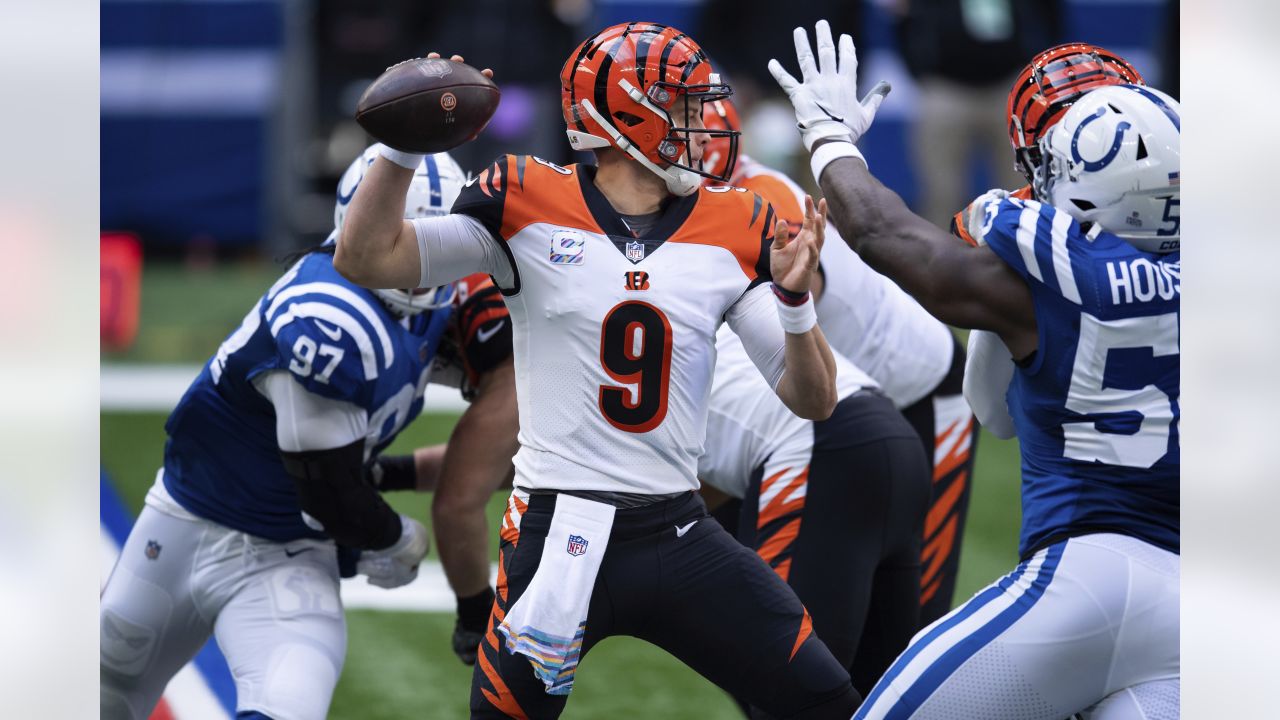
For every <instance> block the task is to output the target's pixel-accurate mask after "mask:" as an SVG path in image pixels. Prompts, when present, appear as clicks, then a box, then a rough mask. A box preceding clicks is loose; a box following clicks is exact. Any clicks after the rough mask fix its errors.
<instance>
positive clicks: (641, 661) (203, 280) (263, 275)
mask: <svg viewBox="0 0 1280 720" xmlns="http://www.w3.org/2000/svg"><path fill="white" fill-rule="evenodd" d="M280 272H281V267H280V266H278V265H270V264H267V263H257V264H246V265H236V266H230V265H223V266H216V267H213V268H211V269H207V270H202V271H194V272H193V271H191V270H190V269H187V268H183V267H178V266H173V265H155V264H149V265H147V267H146V270H145V271H144V274H143V290H142V318H141V329H140V332H139V336H138V340H137V342H136V343H135V345H134V347H133V348H131V349H130V350H129V351H128V352H126V353H122V354H116V355H104V358H103V361H104V362H112V361H117V360H125V361H131V362H183V363H199V362H203V361H204V360H205V359H207V358H208V356H209V354H210V353H212V352H213V350H214V349H215V348H217V346H218V344H219V343H220V342H221V341H222V339H223V338H224V337H226V335H227V333H229V332H230V331H231V330H232V329H233V328H234V327H235V326H236V325H238V324H239V322H240V320H241V318H242V317H243V316H244V313H245V311H246V310H247V309H248V308H249V307H250V305H251V303H252V302H253V300H254V298H256V297H258V296H259V295H261V293H262V292H263V291H264V290H265V289H266V288H267V287H269V286H270V285H271V283H272V282H273V281H274V280H275V278H276V277H277V276H278V275H279V273H280ZM164 418H165V416H164V415H163V414H158V413H137V414H133V413H110V412H107V413H103V414H102V416H101V420H102V423H101V441H102V442H101V447H102V465H103V467H104V468H105V469H106V471H107V472H108V473H109V474H110V475H111V477H112V479H113V480H114V481H115V483H116V486H117V488H118V489H119V491H120V493H121V495H122V497H123V498H124V501H125V503H126V505H128V507H129V508H130V509H131V510H132V511H133V512H135V513H136V512H137V511H138V510H139V509H140V508H141V506H142V500H143V497H144V496H145V495H146V491H147V488H148V487H150V485H151V482H152V481H153V479H154V478H155V471H156V468H157V467H159V465H160V462H161V455H162V451H163V449H164ZM453 422H454V417H453V416H449V415H426V416H423V417H422V418H420V419H418V420H417V421H416V422H414V423H413V424H412V425H410V426H409V427H408V428H407V429H406V430H405V432H404V433H402V434H401V436H400V437H399V438H398V439H397V441H396V443H395V445H393V446H392V448H391V451H392V452H408V451H409V450H410V449H411V448H413V447H416V446H418V445H422V444H430V443H436V442H442V441H444V440H445V439H446V438H447V437H448V434H449V431H450V430H451V429H452V427H453ZM389 499H390V501H391V503H392V505H394V506H395V507H396V508H397V509H398V510H399V511H401V512H405V513H408V514H411V515H413V516H415V517H417V518H419V519H421V520H423V521H424V522H425V521H426V519H427V517H428V515H429V513H428V511H427V508H428V503H429V502H430V499H429V497H428V496H421V495H414V494H412V493H393V494H392V495H391V496H389ZM503 503H504V498H503V497H501V496H495V498H494V500H493V502H492V503H491V504H490V517H491V519H492V521H493V523H494V527H495V528H496V524H497V522H498V520H499V518H500V517H501V514H502V511H503ZM1019 518H1020V512H1019V506H1018V459H1017V445H1016V443H1014V442H1006V441H1001V440H997V439H996V438H993V437H991V436H990V435H987V434H985V433H984V434H983V435H982V437H981V439H980V442H979V446H978V467H977V471H976V478H975V480H974V488H973V499H972V505H971V507H970V515H969V524H968V529H967V530H966V533H965V538H964V544H963V547H962V555H961V564H960V582H959V587H958V589H957V592H956V598H957V599H959V600H964V599H965V598H967V597H969V596H970V595H972V594H973V593H974V592H975V591H977V590H978V589H979V588H981V587H982V586H984V585H986V584H987V583H988V582H990V581H991V580H994V579H995V578H996V577H998V576H1000V575H1002V574H1004V573H1006V572H1008V571H1009V570H1011V569H1012V568H1013V566H1014V565H1015V564H1016V557H1015V555H1016V548H1017V535H1018V522H1019ZM494 535H495V537H496V530H495V533H494ZM495 544H496V543H495ZM494 559H495V560H496V549H495V558H494ZM348 619H349V628H348V650H347V662H346V666H345V668H344V670H343V675H342V678H341V680H340V682H339V684H338V688H337V692H336V693H335V695H334V699H333V706H332V708H331V713H330V716H331V717H333V718H336V719H338V720H347V719H351V720H355V719H356V718H359V719H361V720H378V719H380V718H406V717H413V718H423V719H424V720H433V719H435V718H461V717H466V706H467V700H468V692H469V688H470V677H471V672H470V669H469V668H466V667H464V666H463V665H462V664H461V663H460V662H458V660H457V659H456V658H455V657H454V655H453V653H452V651H450V649H449V634H450V632H451V631H452V627H453V617H452V614H451V613H403V612H394V613H393V612H379V611H372V610H361V611H351V612H349V613H348ZM564 717H565V718H566V719H567V720H574V719H575V718H576V719H579V720H583V719H587V718H623V717H626V718H670V719H672V720H682V719H688V720H695V719H696V720H704V719H705V720H715V719H717V718H740V717H741V715H740V714H739V713H738V712H737V710H736V708H735V706H734V705H733V704H731V703H730V702H729V701H728V699H727V698H726V697H725V695H724V694H723V693H722V692H720V691H719V690H718V689H717V688H715V687H714V686H712V685H711V684H710V683H708V682H706V681H705V680H703V679H702V678H701V677H699V676H698V675H696V674H695V673H694V672H693V671H691V670H689V669H688V668H687V667H685V666H684V665H683V664H681V663H680V662H679V661H677V660H675V659H674V658H672V657H670V656H669V655H666V654H665V653H664V652H662V651H661V650H658V649H657V648H655V647H653V646H650V645H648V644H646V643H643V642H641V641H639V640H635V639H632V638H625V637H619V638H611V639H609V640H606V641H605V642H603V643H601V644H600V646H599V647H598V648H596V649H594V650H593V651H592V653H591V656H590V658H589V659H588V660H586V661H585V662H584V663H583V665H582V667H581V669H580V671H579V677H578V680H577V682H576V683H575V685H574V691H573V694H572V696H571V698H570V700H569V705H568V710H567V712H566V713H565V715H564Z"/></svg>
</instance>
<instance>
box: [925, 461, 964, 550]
mask: <svg viewBox="0 0 1280 720" xmlns="http://www.w3.org/2000/svg"><path fill="white" fill-rule="evenodd" d="M967 475H968V473H964V472H961V473H960V474H959V475H957V476H956V479H955V482H953V483H951V486H950V487H948V488H947V489H946V490H945V491H943V493H942V494H941V495H939V496H938V497H937V498H935V499H934V501H933V506H932V507H930V508H929V514H928V515H927V516H925V519H924V536H925V537H933V534H934V533H935V532H937V531H938V528H939V527H941V526H942V521H943V520H944V519H946V517H947V516H948V515H950V514H951V511H952V510H954V509H955V507H956V502H958V501H959V500H960V496H961V495H962V494H964V484H965V480H967V479H968V478H967V477H966V476H967Z"/></svg>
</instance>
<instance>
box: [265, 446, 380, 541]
mask: <svg viewBox="0 0 1280 720" xmlns="http://www.w3.org/2000/svg"><path fill="white" fill-rule="evenodd" d="M280 457H281V459H282V460H283V461H284V468H285V470H286V471H287V472H288V473H289V475H290V476H292V477H293V484H294V487H296V488H297V490H298V504H299V505H301V506H302V510H303V512H305V513H307V514H308V515H310V516H311V517H313V518H315V519H316V520H318V521H319V522H320V524H321V525H323V526H324V531H325V532H326V533H328V534H329V536H330V537H332V538H333V539H334V540H335V541H337V542H338V544H340V545H346V546H348V547H353V548H359V549H361V550H381V549H384V548H388V547H390V546H392V545H394V544H395V543H396V541H397V540H399V539H400V530H401V528H400V516H399V515H397V514H396V512H395V511H394V510H392V509H391V506H390V505H387V503H386V501H385V500H383V499H382V497H381V496H380V495H378V491H377V489H375V488H374V487H373V485H372V484H370V483H368V482H366V481H365V472H364V441H363V440H357V441H356V442H353V443H351V444H350V445H346V446H344V447H340V448H334V449H332V450H312V451H307V452H281V453H280Z"/></svg>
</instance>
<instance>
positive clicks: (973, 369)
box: [951, 43, 1146, 439]
mask: <svg viewBox="0 0 1280 720" xmlns="http://www.w3.org/2000/svg"><path fill="white" fill-rule="evenodd" d="M1125 84H1130V85H1145V84H1146V82H1145V81H1144V80H1143V78H1142V75H1141V74H1139V73H1138V71H1137V70H1136V69H1134V67H1133V66H1132V65H1130V64H1129V62H1128V61H1126V60H1125V59H1124V58H1122V57H1120V56H1119V55H1116V54H1115V53H1113V52H1110V51H1108V50H1105V49H1103V48H1100V47H1098V46H1097V45H1089V44H1087V43H1066V44H1063V45H1058V46H1056V47H1052V48H1049V49H1048V50H1045V51H1044V52H1042V53H1040V54H1039V55H1037V56H1035V57H1034V58H1032V60H1031V62H1030V63H1027V66H1026V67H1025V68H1023V69H1022V72H1020V73H1019V74H1018V79H1017V80H1016V81H1014V84H1013V88H1012V89H1010V90H1009V100H1008V104H1007V106H1006V108H1005V115H1006V116H1007V117H1008V119H1009V120H1008V121H1009V142H1010V144H1012V145H1013V154H1014V161H1015V166H1016V167H1017V168H1018V171H1019V172H1021V173H1022V175H1023V177H1025V178H1026V179H1027V184H1026V185H1024V186H1023V187H1021V188H1018V189H1017V190H1013V191H1005V190H991V191H988V192H987V193H986V194H984V195H982V196H981V197H979V198H978V199H977V200H975V201H973V202H972V203H970V204H969V206H968V207H966V208H965V209H963V210H961V211H960V212H958V213H956V215H955V217H954V218H952V220H951V232H952V233H953V234H955V235H957V236H959V237H960V238H962V239H963V240H964V241H965V242H967V243H969V244H970V245H977V244H978V242H979V241H978V239H976V238H975V237H974V236H975V235H976V234H978V229H979V228H981V227H982V223H983V220H984V218H985V213H984V212H983V210H984V209H985V207H986V205H987V203H988V202H990V201H991V200H993V199H999V198H1001V197H1005V196H1008V197H1015V198H1018V199H1021V200H1028V199H1031V198H1032V194H1031V183H1032V182H1033V181H1034V179H1035V169H1036V168H1037V167H1039V166H1040V164H1041V157H1040V147H1039V142H1040V138H1042V137H1044V135H1045V133H1047V132H1048V131H1049V128H1051V127H1053V126H1054V125H1055V124H1056V123H1057V122H1058V121H1059V120H1061V119H1062V115H1063V114H1064V113H1066V111H1067V108H1069V107H1071V104H1072V103H1074V102H1075V101H1076V100H1079V99H1080V98H1081V97H1082V96H1083V95H1084V94H1085V93H1086V92H1088V91H1090V90H1094V89H1096V88H1100V87H1106V86H1108V85H1125ZM1013 372H1014V363H1013V358H1012V357H1010V356H1009V351H1008V349H1006V348H1005V347H1004V344H1003V343H1001V342H1000V338H999V337H997V336H996V335H995V334H994V333H991V332H988V331H986V330H974V331H972V332H970V333H969V358H968V362H967V363H966V364H965V368H964V395H965V398H966V399H967V400H968V401H969V404H970V405H971V406H972V407H973V410H974V414H975V415H977V417H978V421H979V422H980V423H982V425H983V426H985V427H986V428H987V429H988V430H990V431H991V433H992V434H994V435H995V436H997V437H1001V438H1006V439H1007V438H1011V437H1013V435H1014V428H1013V419H1012V418H1011V417H1010V416H1009V408H1008V405H1007V404H1006V402H1005V394H1006V393H1007V392H1008V389H1009V381H1010V380H1012V379H1013Z"/></svg>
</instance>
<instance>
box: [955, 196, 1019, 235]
mask: <svg viewBox="0 0 1280 720" xmlns="http://www.w3.org/2000/svg"><path fill="white" fill-rule="evenodd" d="M1007 197H1009V191H1008V190H1005V189H1004V188H991V189H990V190H988V191H986V192H984V193H982V194H981V195H979V196H978V197H977V198H975V199H974V201H973V202H971V203H969V205H968V207H966V208H965V209H964V230H965V232H967V233H969V237H971V238H973V241H974V242H975V243H977V245H978V247H982V246H983V245H986V244H987V239H986V234H987V233H986V231H987V230H988V229H990V228H989V227H988V225H987V222H988V220H989V218H990V217H994V211H993V214H992V215H990V216H988V215H987V206H988V205H990V204H991V203H999V202H1000V201H1001V200H1004V199H1005V198H1007Z"/></svg>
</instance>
